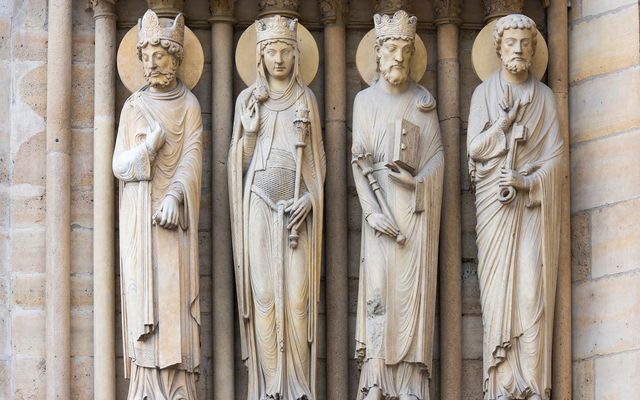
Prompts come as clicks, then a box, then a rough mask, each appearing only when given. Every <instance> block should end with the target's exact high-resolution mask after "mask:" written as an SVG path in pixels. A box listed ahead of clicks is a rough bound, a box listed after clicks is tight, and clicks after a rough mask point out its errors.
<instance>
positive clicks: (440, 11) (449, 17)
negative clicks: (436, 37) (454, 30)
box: [433, 0, 462, 25]
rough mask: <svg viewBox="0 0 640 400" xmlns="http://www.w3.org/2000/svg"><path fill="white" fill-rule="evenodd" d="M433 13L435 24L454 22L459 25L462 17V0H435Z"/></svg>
mask: <svg viewBox="0 0 640 400" xmlns="http://www.w3.org/2000/svg"><path fill="white" fill-rule="evenodd" d="M433 14H434V15H435V21H434V22H435V24H436V25H442V24H456V25H460V24H461V23H462V19H461V18H460V15H461V14H462V0H435V1H434V2H433Z"/></svg>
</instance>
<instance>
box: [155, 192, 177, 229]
mask: <svg viewBox="0 0 640 400" xmlns="http://www.w3.org/2000/svg"><path fill="white" fill-rule="evenodd" d="M179 212H180V203H179V202H178V199H176V198H175V197H173V196H165V198H164V200H162V206H161V207H160V210H158V212H157V221H158V224H159V225H160V226H161V227H163V228H165V229H175V228H176V227H177V226H178V218H179V215H180V213H179Z"/></svg>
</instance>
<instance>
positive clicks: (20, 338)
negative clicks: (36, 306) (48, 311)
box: [11, 310, 46, 357]
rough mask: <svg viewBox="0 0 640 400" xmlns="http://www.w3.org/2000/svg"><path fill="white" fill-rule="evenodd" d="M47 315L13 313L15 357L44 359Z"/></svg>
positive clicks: (12, 329) (12, 326) (12, 341)
mask: <svg viewBox="0 0 640 400" xmlns="http://www.w3.org/2000/svg"><path fill="white" fill-rule="evenodd" d="M45 335H46V332H45V314H44V311H42V312H33V311H31V312H29V313H28V314H26V313H21V312H18V311H15V310H14V311H13V312H12V320H11V347H12V349H13V355H18V354H20V355H27V356H38V357H44V355H45V347H46V345H45Z"/></svg>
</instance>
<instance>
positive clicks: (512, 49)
mask: <svg viewBox="0 0 640 400" xmlns="http://www.w3.org/2000/svg"><path fill="white" fill-rule="evenodd" d="M500 59H501V60H502V66H503V67H504V68H505V69H506V70H507V71H509V72H513V73H518V72H522V71H526V70H529V67H530V66H531V60H532V59H533V32H532V31H531V30H529V29H505V30H504V33H503V34H502V42H501V43H500Z"/></svg>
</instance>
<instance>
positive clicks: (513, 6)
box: [482, 0, 524, 22]
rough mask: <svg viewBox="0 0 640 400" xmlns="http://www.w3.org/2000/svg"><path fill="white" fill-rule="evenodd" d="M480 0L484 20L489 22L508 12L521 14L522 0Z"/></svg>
mask: <svg viewBox="0 0 640 400" xmlns="http://www.w3.org/2000/svg"><path fill="white" fill-rule="evenodd" d="M482 2H483V3H484V11H485V16H484V21H485V22H491V21H492V20H494V19H497V18H500V17H504V16H505V15H508V14H521V13H522V10H523V9H524V0H482Z"/></svg>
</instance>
